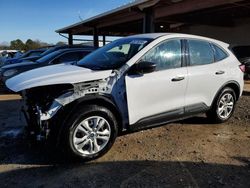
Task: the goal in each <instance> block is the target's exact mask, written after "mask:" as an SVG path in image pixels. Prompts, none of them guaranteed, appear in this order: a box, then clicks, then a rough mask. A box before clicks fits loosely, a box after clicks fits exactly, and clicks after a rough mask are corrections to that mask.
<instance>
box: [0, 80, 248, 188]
mask: <svg viewBox="0 0 250 188" xmlns="http://www.w3.org/2000/svg"><path fill="white" fill-rule="evenodd" d="M19 100H20V97H19V96H17V95H3V94H2V95H0V187H39V188H42V187H237V188H238V187H250V181H249V180H250V82H247V83H246V85H245V91H244V93H243V96H242V98H241V99H240V101H239V102H238V104H237V108H236V111H235V114H234V116H233V117H232V118H231V119H230V121H228V122H227V123H225V124H220V125H217V124H209V123H208V122H207V120H206V119H205V117H204V116H202V115H201V116H196V117H193V118H190V119H187V120H184V121H180V122H177V123H171V124H168V125H165V126H162V127H158V128H153V129H148V130H144V131H140V132H137V133H133V134H129V135H124V136H121V137H119V138H117V140H116V142H115V144H114V146H113V147H112V149H111V150H110V151H109V152H108V153H107V154H106V155H105V156H103V157H102V158H100V159H98V160H96V161H93V162H89V163H85V164H84V163H71V162H69V161H62V160H61V157H60V156H57V155H55V152H51V151H48V150H47V149H46V148H45V147H44V146H42V145H41V146H39V145H30V144H29V143H28V142H27V140H26V138H25V136H24V135H23V128H24V125H25V123H24V120H23V119H21V118H20V110H19V108H20V104H19V103H20V101H19Z"/></svg>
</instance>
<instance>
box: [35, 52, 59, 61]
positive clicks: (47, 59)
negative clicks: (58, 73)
mask: <svg viewBox="0 0 250 188" xmlns="http://www.w3.org/2000/svg"><path fill="white" fill-rule="evenodd" d="M58 54H60V51H55V52H51V53H50V54H48V55H45V56H43V57H41V58H40V59H38V60H36V62H37V63H44V62H48V61H50V60H52V59H53V58H55V57H56V56H57V55H58Z"/></svg>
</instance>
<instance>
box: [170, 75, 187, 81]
mask: <svg viewBox="0 0 250 188" xmlns="http://www.w3.org/2000/svg"><path fill="white" fill-rule="evenodd" d="M184 79H185V77H184V76H178V77H175V78H172V80H171V81H172V82H179V81H181V80H184Z"/></svg>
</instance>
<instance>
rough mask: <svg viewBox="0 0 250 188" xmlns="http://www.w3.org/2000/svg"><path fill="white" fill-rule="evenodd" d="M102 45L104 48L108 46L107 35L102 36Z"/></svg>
mask: <svg viewBox="0 0 250 188" xmlns="http://www.w3.org/2000/svg"><path fill="white" fill-rule="evenodd" d="M102 45H103V46H105V45H106V36H105V35H103V36H102Z"/></svg>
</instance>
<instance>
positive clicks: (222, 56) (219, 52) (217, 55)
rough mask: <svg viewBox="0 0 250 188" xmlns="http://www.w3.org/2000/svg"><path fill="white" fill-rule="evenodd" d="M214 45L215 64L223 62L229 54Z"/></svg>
mask: <svg viewBox="0 0 250 188" xmlns="http://www.w3.org/2000/svg"><path fill="white" fill-rule="evenodd" d="M212 45H213V48H214V60H215V62H216V61H221V60H223V59H225V58H227V57H228V55H227V53H226V52H225V51H224V50H222V49H221V48H220V47H218V46H216V45H214V44H212Z"/></svg>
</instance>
